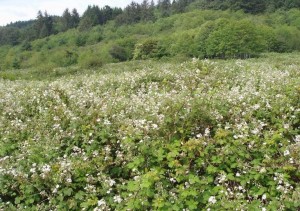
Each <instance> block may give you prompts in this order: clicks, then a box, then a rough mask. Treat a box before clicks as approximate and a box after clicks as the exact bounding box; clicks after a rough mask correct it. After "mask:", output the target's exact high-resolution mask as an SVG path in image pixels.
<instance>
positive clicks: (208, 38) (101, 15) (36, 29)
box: [0, 0, 300, 70]
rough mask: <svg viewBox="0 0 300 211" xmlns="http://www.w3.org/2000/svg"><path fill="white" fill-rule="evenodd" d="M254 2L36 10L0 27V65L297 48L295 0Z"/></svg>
mask: <svg viewBox="0 0 300 211" xmlns="http://www.w3.org/2000/svg"><path fill="white" fill-rule="evenodd" d="M245 2H248V3H247V4H246V3H245ZM250 2H252V1H250ZM260 4H263V5H264V7H261V5H260ZM260 4H256V1H253V2H252V3H251V4H250V3H249V1H234V3H232V2H231V1H222V3H220V2H219V1H209V2H208V1H203V0H202V1H183V0H180V1H174V2H173V3H170V1H159V2H158V4H154V2H153V1H152V2H148V1H147V0H145V1H143V3H141V4H138V3H135V2H132V3H131V4H130V5H128V6H127V7H126V8H124V9H123V10H122V9H120V8H110V7H109V6H105V7H103V8H99V7H98V6H95V5H94V6H88V8H87V10H86V11H85V12H84V14H83V15H82V17H79V14H78V12H77V10H76V9H73V10H72V11H71V12H70V11H69V9H66V10H65V11H64V13H63V14H62V16H61V17H58V16H51V15H49V14H48V13H47V12H45V13H42V12H40V11H39V12H38V15H37V19H36V20H31V21H27V22H26V21H25V22H16V23H12V24H9V25H7V26H6V27H2V28H0V45H1V47H0V61H1V64H0V68H1V70H7V69H24V68H30V67H43V68H50V69H51V68H53V67H60V66H64V67H65V66H70V65H80V66H82V67H87V68H88V67H94V66H101V65H102V64H103V63H110V62H118V61H126V60H131V59H146V58H162V57H174V56H177V57H180V58H186V57H199V58H249V57H253V56H258V55H259V53H262V52H291V51H298V50H299V49H300V40H299V39H298V38H299V37H300V10H299V9H298V7H299V5H298V4H297V1H291V2H290V3H289V4H288V3H287V2H286V1H285V2H284V3H281V4H279V3H278V2H277V1H276V2H275V1H260ZM258 8H265V9H264V10H259V11H258ZM207 9H210V10H207ZM219 9H222V10H224V11H221V10H219ZM258 12H259V14H257V13H258ZM251 13H255V14H251Z"/></svg>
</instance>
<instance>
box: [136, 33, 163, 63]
mask: <svg viewBox="0 0 300 211" xmlns="http://www.w3.org/2000/svg"><path fill="white" fill-rule="evenodd" d="M163 52H164V49H163V48H162V46H160V45H159V41H158V40H156V39H152V38H149V39H147V40H144V41H142V42H141V43H138V44H136V45H135V49H134V54H133V59H149V58H160V57H162V55H163V54H164V53H163Z"/></svg>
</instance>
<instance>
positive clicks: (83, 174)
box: [0, 51, 300, 210]
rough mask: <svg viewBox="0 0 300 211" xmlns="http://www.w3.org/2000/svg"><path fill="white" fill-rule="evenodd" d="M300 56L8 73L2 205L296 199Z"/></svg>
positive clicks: (192, 204) (258, 206) (226, 206)
mask: <svg viewBox="0 0 300 211" xmlns="http://www.w3.org/2000/svg"><path fill="white" fill-rule="evenodd" d="M97 52H99V51H93V52H92V51H90V52H89V54H81V55H80V56H81V57H80V58H79V62H83V61H88V58H92V59H97V58H98V57H96V56H95V55H97V54H96V53H97ZM93 55H94V57H93ZM80 59H83V60H80ZM90 61H91V62H90V63H87V64H86V65H87V66H86V67H92V68H94V67H95V66H97V65H98V61H99V60H96V62H95V63H96V64H97V65H94V63H93V61H92V60H90ZM100 61H101V60H100ZM83 64H84V63H83ZM299 64H300V62H299V54H296V53H294V54H282V55H278V54H271V55H268V54H267V55H265V58H263V59H261V58H259V59H250V60H240V59H238V60H233V59H232V60H228V61H223V60H215V61H212V60H203V61H201V60H198V59H193V60H192V61H186V62H183V63H181V64H179V63H178V62H175V63H163V62H161V61H160V62H157V61H133V62H124V63H120V64H107V65H105V66H103V67H102V68H101V71H94V70H92V71H90V73H91V74H89V75H88V74H77V75H71V74H72V73H75V72H77V71H78V72H79V73H80V72H81V71H82V70H81V69H79V68H75V67H74V69H72V68H71V67H68V68H55V69H54V70H47V69H44V71H47V72H44V73H47V76H52V75H51V74H57V77H59V75H61V76H62V77H59V78H55V77H54V78H52V80H43V81H38V80H37V81H33V80H31V79H30V78H29V80H28V78H27V80H25V78H23V80H17V81H10V80H3V79H0V99H1V103H0V111H1V112H0V210H83V209H84V210H187V209H188V210H236V209H238V210H299V208H300V182H299V181H300V173H299V166H300V135H299V134H300V128H299V127H300V122H299V120H300V107H299V105H300V104H299V100H300V89H299V88H300V83H299V82H300V80H299V79H300V72H299ZM79 65H82V63H79ZM22 71H23V70H22ZM24 71H25V70H24ZM33 71H34V70H31V71H29V72H28V74H30V76H31V75H32V74H33V73H34V72H33ZM48 71H50V73H48ZM39 72H40V74H43V72H42V69H41V70H40V71H39ZM3 73H4V72H3ZM7 73H9V74H10V75H9V74H7V76H8V77H7V79H12V80H13V79H14V78H13V77H12V78H10V77H11V76H12V75H11V74H13V73H14V72H13V71H8V72H7ZM15 73H17V74H19V75H18V77H19V76H20V72H18V71H16V72H15ZM68 73H69V74H70V75H69V76H68V75H66V74H68ZM35 74H37V73H35ZM45 75H46V74H45ZM0 76H1V74H0ZM4 76H5V75H4ZM24 77H25V76H24ZM41 78H42V79H44V78H43V77H41ZM21 79H22V78H21Z"/></svg>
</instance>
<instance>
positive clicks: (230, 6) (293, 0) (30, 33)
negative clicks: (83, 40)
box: [0, 0, 300, 45]
mask: <svg viewBox="0 0 300 211" xmlns="http://www.w3.org/2000/svg"><path fill="white" fill-rule="evenodd" d="M291 8H300V1H299V0H286V1H278V0H173V1H171V0H158V1H157V3H155V2H154V1H153V0H151V1H150V0H143V1H142V3H136V2H134V1H133V2H131V3H130V4H129V5H128V6H127V7H125V8H124V9H121V8H117V7H115V8H111V7H109V6H104V7H102V8H99V7H98V6H96V5H93V6H88V7H87V9H86V10H85V12H84V13H83V15H82V16H81V17H80V16H79V14H78V12H77V10H76V9H73V10H72V11H71V12H70V11H69V9H66V10H65V11H64V12H63V14H62V16H52V15H49V14H48V13H47V12H44V13H43V12H41V11H39V12H38V14H37V17H36V19H35V20H30V21H18V22H16V23H11V24H8V25H7V26H5V27H0V45H17V44H20V43H23V42H30V41H32V40H35V39H40V38H44V37H47V36H49V35H52V34H57V33H59V32H65V31H67V30H69V29H72V28H77V29H78V30H79V31H88V30H90V29H91V28H92V27H94V26H96V25H104V24H106V23H107V22H108V21H110V20H115V23H116V24H117V25H118V26H120V25H124V24H135V23H139V22H149V21H151V22H155V21H157V20H158V19H160V18H165V17H169V16H171V15H174V14H178V13H183V12H186V11H190V10H194V9H200V10H205V9H213V10H234V11H237V10H243V11H244V12H245V13H251V14H257V13H264V12H268V11H269V12H273V11H275V10H278V9H285V10H288V9H291Z"/></svg>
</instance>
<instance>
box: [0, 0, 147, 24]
mask: <svg viewBox="0 0 300 211" xmlns="http://www.w3.org/2000/svg"><path fill="white" fill-rule="evenodd" d="M134 1H135V2H139V3H141V2H142V0H134ZM131 2H132V0H0V26H3V25H6V24H8V23H10V22H15V21H19V20H30V19H35V18H36V16H37V12H38V11H39V10H41V11H43V12H44V11H45V10H46V11H47V12H48V14H50V15H62V13H63V11H64V10H65V9H66V8H69V9H70V10H72V9H73V8H76V9H77V10H78V12H79V14H80V15H81V14H82V13H83V12H84V11H85V10H86V8H87V6H88V5H98V6H99V7H103V6H105V5H109V6H111V7H122V8H124V7H125V6H127V5H128V4H130V3H131Z"/></svg>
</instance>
